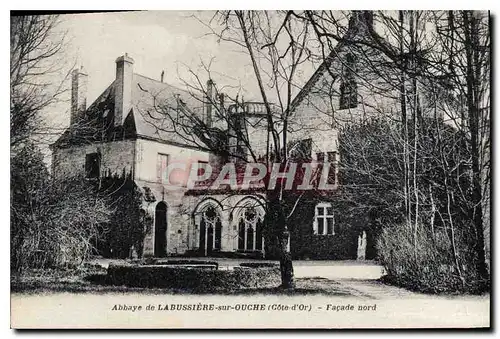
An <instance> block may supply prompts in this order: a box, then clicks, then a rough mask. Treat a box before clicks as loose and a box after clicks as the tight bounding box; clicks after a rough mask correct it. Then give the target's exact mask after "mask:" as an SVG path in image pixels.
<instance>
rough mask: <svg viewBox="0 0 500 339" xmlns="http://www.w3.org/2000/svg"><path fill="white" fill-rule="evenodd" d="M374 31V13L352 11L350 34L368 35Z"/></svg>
mask: <svg viewBox="0 0 500 339" xmlns="http://www.w3.org/2000/svg"><path fill="white" fill-rule="evenodd" d="M372 29H373V11H352V14H351V17H350V18H349V28H348V34H349V33H350V34H352V35H354V34H356V33H366V32H369V31H370V30H372Z"/></svg>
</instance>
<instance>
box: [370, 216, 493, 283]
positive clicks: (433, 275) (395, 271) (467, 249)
mask: <svg viewBox="0 0 500 339" xmlns="http://www.w3.org/2000/svg"><path fill="white" fill-rule="evenodd" d="M415 234H416V237H415ZM455 236H456V238H457V244H458V247H457V250H458V251H459V252H460V253H461V255H460V256H459V257H458V262H455V259H454V256H453V244H452V239H451V234H450V232H449V230H446V229H444V228H439V229H437V230H435V231H434V233H432V232H431V231H430V230H429V229H428V228H426V227H425V226H424V225H419V227H418V229H417V231H416V232H415V230H414V229H411V228H409V227H408V225H407V224H397V225H394V226H390V227H385V228H384V229H383V230H382V232H381V234H380V236H379V237H378V239H377V249H378V255H379V260H380V262H381V263H382V264H383V265H384V267H385V268H386V270H387V276H385V277H384V278H383V279H384V280H385V281H387V282H389V283H392V284H395V285H399V286H403V287H406V288H409V289H412V290H416V291H421V292H426V293H442V292H445V293H453V292H469V293H479V292H482V291H483V290H484V289H485V288H486V287H487V285H486V282H485V281H484V280H482V279H480V278H479V277H478V275H477V271H476V270H475V265H476V261H477V253H475V252H474V248H473V246H471V244H470V243H469V242H467V241H466V239H467V237H468V236H469V234H468V233H467V229H466V230H460V231H459V232H457V234H455Z"/></svg>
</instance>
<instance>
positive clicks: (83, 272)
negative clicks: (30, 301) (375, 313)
mask: <svg viewBox="0 0 500 339" xmlns="http://www.w3.org/2000/svg"><path fill="white" fill-rule="evenodd" d="M106 274H107V270H106V268H103V267H101V266H99V265H88V264H86V265H83V266H82V267H80V268H76V269H31V270H26V271H24V272H22V273H21V274H14V275H12V276H11V292H12V293H22V294H38V293H55V292H70V293H109V292H120V293H125V292H127V293H128V292H135V293H140V294H223V295H228V294H233V295H251V294H286V295H312V294H324V295H330V296H349V295H351V294H350V293H349V290H348V289H346V288H344V287H343V286H342V285H341V284H340V283H338V282H336V281H334V280H330V279H327V278H321V277H307V278H306V277H303V278H296V279H295V281H296V288H295V289H293V290H282V289H279V288H278V287H277V286H265V287H261V288H239V289H234V288H233V289H226V290H222V291H218V292H216V293H213V292H210V293H209V292H202V291H201V292H200V291H191V290H187V289H173V288H140V287H127V286H114V285H111V284H109V283H108V282H107V275H106Z"/></svg>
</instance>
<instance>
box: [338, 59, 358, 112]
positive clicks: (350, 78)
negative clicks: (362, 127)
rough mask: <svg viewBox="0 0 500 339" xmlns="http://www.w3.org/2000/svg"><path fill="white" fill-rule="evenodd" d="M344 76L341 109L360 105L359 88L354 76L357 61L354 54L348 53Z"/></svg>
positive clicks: (341, 86) (341, 84)
mask: <svg viewBox="0 0 500 339" xmlns="http://www.w3.org/2000/svg"><path fill="white" fill-rule="evenodd" d="M343 68H344V70H343V72H342V78H341V79H340V81H341V82H340V103H339V108H340V109H346V108H354V107H356V106H358V88H357V84H356V79H355V77H354V74H355V71H356V63H355V60H354V56H352V54H347V56H346V63H345V65H343Z"/></svg>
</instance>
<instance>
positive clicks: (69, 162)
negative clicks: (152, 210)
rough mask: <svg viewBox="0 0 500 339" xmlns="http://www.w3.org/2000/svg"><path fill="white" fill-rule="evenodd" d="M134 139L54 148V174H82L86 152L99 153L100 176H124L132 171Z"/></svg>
mask: <svg viewBox="0 0 500 339" xmlns="http://www.w3.org/2000/svg"><path fill="white" fill-rule="evenodd" d="M134 149H135V140H122V141H112V142H106V143H95V144H90V145H82V146H72V147H71V148H58V149H54V151H53V153H52V166H53V169H54V175H56V176H69V175H84V174H85V157H86V155H87V154H91V153H100V154H101V166H100V173H101V176H102V177H114V176H116V177H124V176H129V175H131V174H132V173H133V169H134V166H133V165H134Z"/></svg>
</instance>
